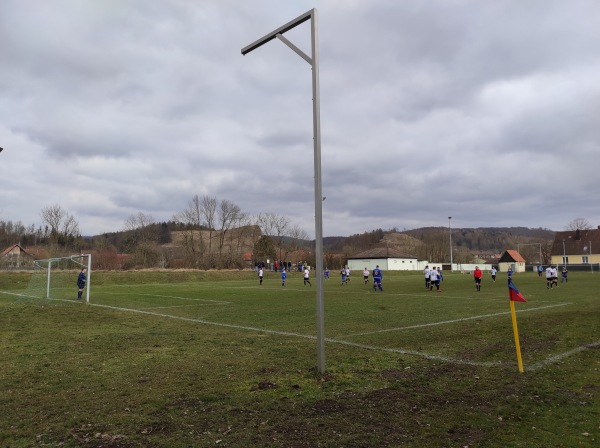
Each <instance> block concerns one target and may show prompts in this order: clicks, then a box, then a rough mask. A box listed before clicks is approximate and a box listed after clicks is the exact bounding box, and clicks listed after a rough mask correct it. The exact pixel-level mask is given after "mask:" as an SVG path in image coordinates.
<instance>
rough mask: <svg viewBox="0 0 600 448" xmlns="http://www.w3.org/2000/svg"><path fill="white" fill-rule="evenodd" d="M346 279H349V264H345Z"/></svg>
mask: <svg viewBox="0 0 600 448" xmlns="http://www.w3.org/2000/svg"><path fill="white" fill-rule="evenodd" d="M346 281H347V282H349V281H350V266H346Z"/></svg>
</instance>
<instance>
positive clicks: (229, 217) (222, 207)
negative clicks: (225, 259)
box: [218, 199, 244, 256]
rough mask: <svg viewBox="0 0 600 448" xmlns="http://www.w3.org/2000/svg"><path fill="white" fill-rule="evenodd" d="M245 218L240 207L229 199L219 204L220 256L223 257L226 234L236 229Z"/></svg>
mask: <svg viewBox="0 0 600 448" xmlns="http://www.w3.org/2000/svg"><path fill="white" fill-rule="evenodd" d="M243 216H244V214H243V213H242V210H241V209H240V207H239V206H238V205H237V204H235V203H233V202H231V201H229V200H228V199H223V200H222V201H221V202H220V203H219V213H218V220H219V226H220V227H219V256H222V255H223V245H224V244H225V235H226V233H227V232H228V231H229V230H230V229H232V228H233V227H234V224H236V223H238V222H239V221H241V220H242V219H243Z"/></svg>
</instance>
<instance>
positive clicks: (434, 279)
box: [429, 267, 440, 292]
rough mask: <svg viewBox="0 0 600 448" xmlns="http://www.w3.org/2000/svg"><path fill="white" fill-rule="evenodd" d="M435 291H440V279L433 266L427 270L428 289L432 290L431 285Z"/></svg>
mask: <svg viewBox="0 0 600 448" xmlns="http://www.w3.org/2000/svg"><path fill="white" fill-rule="evenodd" d="M434 285H435V289H436V291H437V292H440V279H439V278H438V271H437V270H436V269H435V267H434V268H432V269H430V270H429V290H430V291H433V286H434Z"/></svg>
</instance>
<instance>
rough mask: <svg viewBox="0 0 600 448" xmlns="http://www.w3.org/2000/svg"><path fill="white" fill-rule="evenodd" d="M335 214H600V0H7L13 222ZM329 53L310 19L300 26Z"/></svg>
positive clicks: (360, 218)
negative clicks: (47, 215) (316, 124)
mask: <svg viewBox="0 0 600 448" xmlns="http://www.w3.org/2000/svg"><path fill="white" fill-rule="evenodd" d="M312 8H317V10H318V17H319V20H318V28H319V55H320V80H321V85H320V92H321V129H322V183H323V195H324V196H326V198H327V199H326V200H325V201H324V202H323V230H324V235H325V236H334V235H351V234H354V233H362V232H364V231H370V230H373V229H377V228H383V229H389V228H392V227H397V228H398V229H401V230H402V229H411V228H416V227H422V226H448V217H449V216H452V221H451V223H452V227H453V228H460V227H491V226H525V227H545V228H549V229H553V230H562V229H564V227H565V226H566V225H567V224H568V223H569V222H570V221H572V220H573V219H574V218H578V217H582V218H585V219H587V220H588V221H589V222H590V223H591V224H592V225H593V226H594V227H595V226H597V225H600V182H599V177H600V53H599V49H600V2H598V1H597V0H569V1H564V0H557V1H553V0H531V1H526V2H524V1H522V0H495V1H480V0H448V1H423V0H403V1H397V0H369V1H359V0H329V1H320V0H313V1H310V2H309V1H304V0H295V1H281V0H255V1H241V0H201V1H196V0H194V1H192V0H187V1H186V0H171V1H167V0H164V1H158V0H157V1H150V0H130V1H127V0H102V1H100V0H96V1H92V0H89V1H83V0H70V1H69V0H53V1H46V0H0V146H1V147H4V151H3V152H2V153H1V154H0V220H2V221H8V220H11V221H13V222H15V221H21V222H22V223H23V224H25V225H30V224H36V225H39V224H41V217H40V212H41V210H42V209H43V208H44V207H47V206H50V205H55V204H57V205H60V206H61V207H62V208H64V209H65V210H66V211H68V212H69V213H70V214H72V215H73V216H74V217H75V219H76V220H77V222H78V223H79V227H80V231H81V233H82V234H83V235H95V234H100V233H103V232H112V231H117V230H122V229H123V228H124V224H125V221H126V219H127V218H128V217H129V216H131V215H134V214H137V213H138V212H142V213H144V214H147V215H151V216H152V217H153V218H154V219H155V220H157V221H167V220H170V219H171V218H172V217H173V215H174V214H175V213H178V212H180V211H182V210H184V209H185V208H187V206H188V203H189V201H190V200H191V199H192V197H193V196H194V195H196V194H197V195H199V196H204V195H209V196H214V197H216V198H217V199H228V200H230V201H233V202H234V203H236V204H237V205H239V206H240V207H241V209H242V210H243V211H244V212H246V213H248V214H251V215H258V214H259V213H267V212H270V213H275V214H277V215H285V216H287V217H289V218H290V220H291V221H292V223H293V224H297V225H298V226H300V227H301V228H302V229H304V230H305V231H306V232H307V233H308V234H309V235H310V236H311V237H314V228H315V224H314V162H313V160H314V159H313V130H312V104H311V101H312V93H311V68H310V65H309V64H308V63H307V62H306V61H304V60H303V59H302V58H300V57H299V56H298V55H297V54H296V53H294V52H293V51H292V50H291V49H290V48H288V47H287V46H286V45H285V44H283V43H282V42H280V41H279V40H274V41H271V42H269V43H268V44H266V45H264V46H263V47H261V48H259V49H257V50H255V51H253V52H252V53H250V54H248V55H246V56H242V55H241V49H242V48H243V47H245V46H246V45H248V44H250V43H252V42H254V41H255V40H257V39H258V38H260V37H262V36H264V35H265V34H267V33H269V32H271V31H273V30H275V29H277V28H279V27H280V26H281V25H284V24H285V23H287V22H289V21H290V20H292V19H294V18H296V17H298V16H300V15H302V14H303V13H305V12H307V11H309V10H310V9H312ZM285 36H286V37H287V38H288V39H290V40H291V41H292V42H293V43H294V44H296V45H297V46H299V47H300V48H302V49H303V50H304V51H305V52H306V53H307V54H309V55H310V54H311V53H310V22H305V23H304V24H302V25H300V26H299V27H297V28H295V29H294V30H292V31H290V32H288V33H286V35H285Z"/></svg>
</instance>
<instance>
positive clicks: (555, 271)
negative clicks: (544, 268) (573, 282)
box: [552, 267, 558, 288]
mask: <svg viewBox="0 0 600 448" xmlns="http://www.w3.org/2000/svg"><path fill="white" fill-rule="evenodd" d="M552 283H554V286H556V287H557V288H558V269H557V268H556V267H553V268H552Z"/></svg>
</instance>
